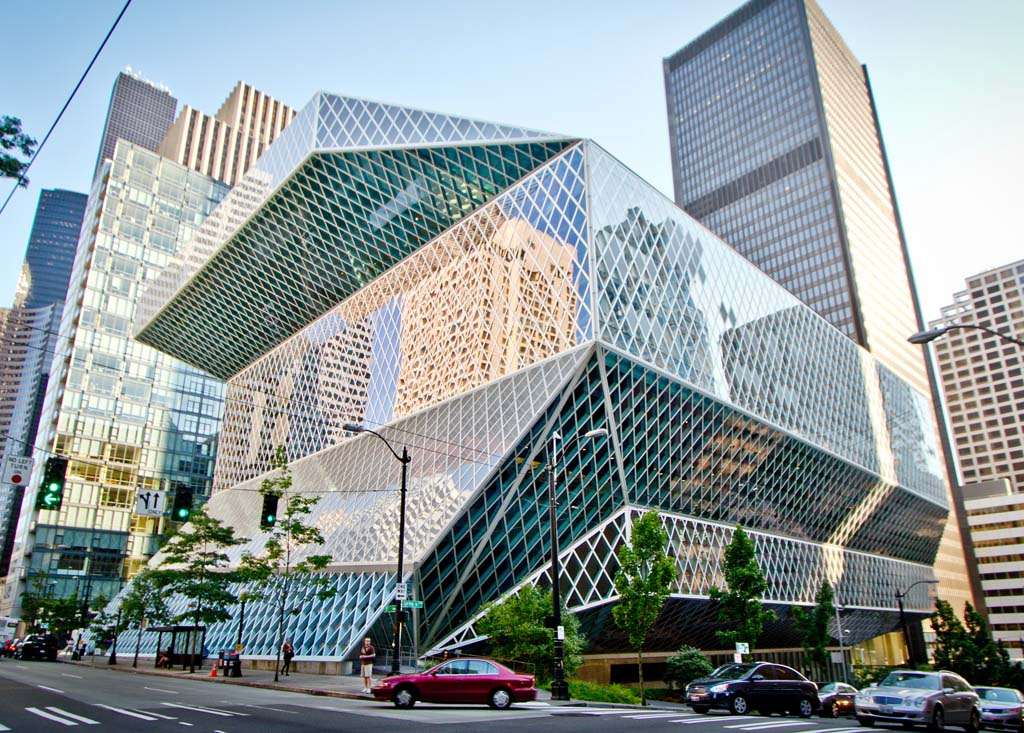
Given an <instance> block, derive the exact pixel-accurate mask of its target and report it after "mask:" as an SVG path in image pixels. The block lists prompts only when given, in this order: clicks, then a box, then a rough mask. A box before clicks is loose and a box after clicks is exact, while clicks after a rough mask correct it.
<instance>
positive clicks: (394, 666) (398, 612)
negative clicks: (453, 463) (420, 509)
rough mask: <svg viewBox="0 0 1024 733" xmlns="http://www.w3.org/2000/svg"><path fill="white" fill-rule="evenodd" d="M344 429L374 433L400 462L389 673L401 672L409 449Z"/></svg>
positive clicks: (359, 427)
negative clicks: (400, 476) (403, 568)
mask: <svg viewBox="0 0 1024 733" xmlns="http://www.w3.org/2000/svg"><path fill="white" fill-rule="evenodd" d="M343 427H344V428H345V430H348V431H350V432H353V433H369V434H370V435H376V436H377V437H378V438H380V439H381V441H383V443H384V445H386V446H387V447H388V450H389V451H391V455H393V456H394V457H395V459H396V460H397V461H398V462H399V463H401V464H402V484H401V495H402V499H401V506H400V508H399V513H398V578H397V579H396V582H395V591H396V592H395V596H396V598H395V648H394V652H393V653H392V655H391V674H393V675H395V674H401V673H402V670H401V668H400V664H399V655H400V653H401V649H402V647H401V644H402V625H403V624H404V623H405V611H403V610H402V600H403V598H402V596H403V595H404V594H402V593H400V592H398V588H399V586H401V584H402V583H404V582H405V580H404V576H403V575H402V559H403V555H404V554H405V489H406V484H407V482H408V475H409V461H410V460H412V459H411V458H410V457H409V449H408V448H407V447H405V446H402V455H398V453H396V452H395V449H394V448H392V447H391V443H389V442H388V439H387V438H385V437H384V436H383V435H381V434H380V433H378V432H375V431H373V430H370V429H369V428H365V427H363V426H362V425H356V424H355V423H346V424H345V425H344V426H343Z"/></svg>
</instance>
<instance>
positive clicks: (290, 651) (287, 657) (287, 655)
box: [281, 639, 295, 677]
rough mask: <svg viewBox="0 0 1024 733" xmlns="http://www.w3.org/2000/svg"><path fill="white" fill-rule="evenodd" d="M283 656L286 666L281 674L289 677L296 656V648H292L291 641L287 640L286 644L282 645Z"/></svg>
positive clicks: (282, 668)
mask: <svg viewBox="0 0 1024 733" xmlns="http://www.w3.org/2000/svg"><path fill="white" fill-rule="evenodd" d="M281 656H282V657H284V666H283V667H281V674H283V675H284V676H286V677H287V676H288V670H289V668H290V667H291V665H292V657H294V656H295V647H293V646H292V640H291V639H285V640H284V644H282V645H281Z"/></svg>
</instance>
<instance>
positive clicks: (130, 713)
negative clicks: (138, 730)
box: [96, 703, 156, 720]
mask: <svg viewBox="0 0 1024 733" xmlns="http://www.w3.org/2000/svg"><path fill="white" fill-rule="evenodd" d="M96 707H98V708H103V709H104V710H110V711H112V712H115V713H120V714H121V715H127V716H128V717H130V718H138V719H139V720H156V718H154V717H153V716H152V715H144V714H143V713H136V712H134V711H132V710H125V709H124V708H115V707H113V706H111V705H100V704H99V703H97V704H96Z"/></svg>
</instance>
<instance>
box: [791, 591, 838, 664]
mask: <svg viewBox="0 0 1024 733" xmlns="http://www.w3.org/2000/svg"><path fill="white" fill-rule="evenodd" d="M834 598H835V596H834V594H833V592H832V584H831V583H829V582H828V581H827V580H823V581H822V583H821V588H819V589H818V595H817V596H815V598H814V602H815V606H814V608H812V609H810V610H808V609H806V608H801V607H800V606H794V607H793V625H794V626H795V627H796V631H797V633H798V634H799V635H800V642H801V643H802V644H803V647H804V651H805V652H807V656H809V657H810V658H811V660H812V661H814V663H815V664H818V665H825V664H826V662H827V661H828V652H827V648H828V643H829V641H830V640H831V636H830V635H829V633H828V627H829V624H830V623H831V622H832V619H833V618H834V617H835V612H836V606H835V603H834Z"/></svg>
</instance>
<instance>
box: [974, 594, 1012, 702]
mask: <svg viewBox="0 0 1024 733" xmlns="http://www.w3.org/2000/svg"><path fill="white" fill-rule="evenodd" d="M964 623H965V626H966V631H967V636H968V638H969V639H970V640H971V645H972V647H973V650H974V660H973V661H974V664H973V669H974V670H975V671H974V672H973V673H972V675H971V677H970V680H971V682H972V683H973V684H976V685H1000V684H1002V685H1005V684H1006V683H1007V681H1008V678H1009V676H1010V655H1009V653H1008V652H1007V651H1006V647H1004V646H1003V643H1002V642H1001V641H996V640H995V639H993V638H992V632H991V631H990V630H989V627H988V622H986V621H985V617H984V616H982V615H981V614H980V613H978V612H977V611H976V610H975V609H974V606H972V605H971V604H970V603H965V604H964Z"/></svg>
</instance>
